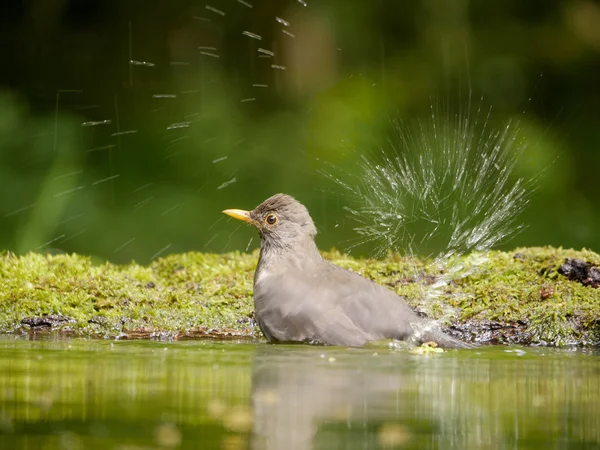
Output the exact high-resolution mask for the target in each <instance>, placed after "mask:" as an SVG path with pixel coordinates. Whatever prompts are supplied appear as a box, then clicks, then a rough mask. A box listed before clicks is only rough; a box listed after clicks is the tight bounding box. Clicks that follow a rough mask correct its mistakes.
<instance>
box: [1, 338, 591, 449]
mask: <svg viewBox="0 0 600 450" xmlns="http://www.w3.org/2000/svg"><path fill="white" fill-rule="evenodd" d="M0 448H1V449H59V448H60V449H97V448H98V449H103V450H107V449H117V450H141V449H169V448H202V449H211V448H216V449H238V448H240V449H241V448H259V449H262V448H265V449H286V450H287V449H309V448H317V449H330V448H334V449H335V448H350V449H369V448H405V449H513V448H519V449H588V448H589V449H598V448H600V353H598V352H594V351H573V350H558V349H542V348H537V349H530V348H525V349H519V348H506V347H487V348H482V349H476V350H461V351H450V352H446V353H444V354H432V355H415V354H411V353H409V352H408V351H406V350H391V349H389V348H386V347H380V348H365V349H346V348H328V347H311V346H273V345H267V344H264V343H261V342H231V341H230V342H209V341H179V342H157V341H102V340H84V339H68V340H65V339H52V338H50V339H49V338H45V339H28V338H23V337H16V336H2V337H0Z"/></svg>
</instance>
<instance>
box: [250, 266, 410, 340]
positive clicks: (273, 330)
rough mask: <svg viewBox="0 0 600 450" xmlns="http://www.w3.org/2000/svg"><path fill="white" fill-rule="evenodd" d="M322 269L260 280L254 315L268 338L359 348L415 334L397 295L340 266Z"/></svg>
mask: <svg viewBox="0 0 600 450" xmlns="http://www.w3.org/2000/svg"><path fill="white" fill-rule="evenodd" d="M323 269H324V270H323V271H320V272H315V274H314V275H310V274H306V273H303V272H286V273H285V275H284V276H274V277H266V278H264V279H263V280H261V281H260V282H259V283H257V285H256V286H255V290H254V300H255V306H256V313H257V317H258V320H259V323H260V326H261V328H262V330H263V332H264V333H265V335H266V336H267V338H269V339H272V340H278V341H318V342H322V343H326V344H332V345H347V346H360V345H363V344H365V343H366V342H368V341H373V340H379V339H383V338H391V337H396V338H404V337H406V336H408V335H410V334H412V331H413V329H412V327H411V322H413V321H418V320H419V319H418V318H417V316H416V315H415V314H414V312H412V310H411V309H410V308H409V307H408V306H407V305H406V304H405V303H404V302H403V301H402V299H401V298H400V297H398V296H397V295H396V294H394V293H393V292H391V291H390V290H388V289H385V288H384V287H382V286H379V285H377V284H375V283H373V282H371V281H369V280H367V279H365V278H363V277H361V276H359V275H357V274H354V273H352V272H349V271H347V270H344V269H341V268H339V267H337V266H333V265H332V266H326V267H323Z"/></svg>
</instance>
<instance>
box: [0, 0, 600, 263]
mask: <svg viewBox="0 0 600 450" xmlns="http://www.w3.org/2000/svg"><path fill="white" fill-rule="evenodd" d="M304 4H306V6H304ZM598 24H600V6H599V5H598V3H596V2H591V1H570V2H564V1H548V0H544V1H541V0H538V1H528V2H523V1H520V0H510V1H509V0H506V1H503V2H488V1H483V0H480V1H459V0H456V1H452V2H448V1H443V0H424V1H397V0H379V1H364V0H360V1H359V0H320V1H318V2H317V1H312V2H311V1H310V0H307V1H306V2H300V1H296V0H281V1H277V2H274V1H269V0H247V1H241V0H211V1H210V2H209V3H208V4H206V3H201V2H197V1H188V0H170V1H168V2H167V1H153V2H148V1H142V0H127V1H122V0H102V1H101V0H96V1H93V0H87V1H84V0H30V1H17V2H4V5H3V6H2V11H1V14H0V35H1V37H2V42H3V45H2V50H0V51H1V52H2V54H1V55H0V56H1V58H0V60H1V61H2V70H1V71H0V183H1V186H2V189H1V191H0V195H1V199H0V248H4V249H8V250H11V251H15V252H18V253H24V252H27V251H32V250H33V251H54V252H55V251H65V252H78V253H82V254H89V255H92V256H93V257H94V258H98V259H99V260H102V259H109V260H111V261H115V262H126V261H130V260H131V259H135V260H137V261H141V262H146V261H148V260H150V259H151V258H153V257H156V256H159V255H164V254H167V253H172V252H183V251H189V250H201V251H215V252H223V251H230V250H236V249H237V250H244V249H253V248H256V247H257V246H258V238H257V236H256V234H255V232H254V231H253V230H250V229H248V228H246V227H243V228H242V227H240V226H239V225H238V224H237V223H233V221H230V220H229V219H226V218H225V217H223V216H222V214H221V212H220V211H221V210H222V209H225V208H244V209H250V208H252V207H254V206H255V205H257V204H258V203H260V202H261V201H262V200H264V199H265V198H266V197H268V196H270V195H272V194H274V193H276V192H286V193H290V194H292V195H295V196H296V197H297V198H298V199H299V200H301V201H302V202H303V203H305V204H306V205H307V207H308V208H309V210H310V211H311V213H312V215H313V217H314V219H315V221H316V222H317V225H318V228H319V230H320V236H319V241H318V242H319V245H320V246H321V247H322V248H329V247H332V246H334V247H337V248H340V249H342V250H343V249H344V248H346V245H347V243H348V242H349V240H351V239H352V238H353V237H355V232H354V231H353V228H354V227H355V226H356V224H355V223H354V222H353V221H352V220H350V219H348V217H347V216H348V214H347V213H346V212H345V211H344V209H343V207H344V206H346V201H347V198H346V197H344V196H343V195H341V194H340V192H339V189H338V188H337V187H336V186H335V184H334V183H332V182H331V180H330V179H328V178H327V177H325V176H323V175H322V174H321V171H322V170H323V169H326V168H327V167H328V164H333V165H339V166H342V167H348V168H352V167H355V166H356V160H357V158H358V157H359V156H360V154H361V153H363V152H365V153H368V151H369V148H371V147H373V146H375V147H376V146H377V145H378V144H377V143H378V142H384V141H385V140H386V133H387V131H386V127H387V124H388V122H389V120H390V118H394V117H400V118H403V119H406V120H410V119H415V118H416V119H422V120H427V118H428V117H429V116H430V107H431V106H432V103H434V104H435V103H436V102H438V100H432V99H435V98H441V99H443V102H444V104H448V105H451V106H452V107H455V108H456V109H459V110H460V109H461V108H462V109H465V105H466V104H467V103H468V102H469V96H470V95H472V96H473V98H477V99H479V98H480V97H483V98H484V103H485V104H486V105H489V106H491V107H492V111H493V113H492V115H491V116H490V119H489V123H490V126H494V127H498V128H502V127H503V126H504V124H505V123H506V121H507V120H509V119H513V120H514V119H517V120H518V121H519V123H520V125H519V128H518V132H519V133H522V136H523V140H524V142H526V144H527V145H526V148H525V149H524V153H523V157H522V158H521V159H520V161H519V164H518V166H517V168H516V170H515V176H517V177H525V178H527V179H529V178H532V177H539V179H538V182H537V185H538V188H537V191H536V192H535V193H533V195H532V199H531V203H530V205H529V207H528V208H527V210H526V211H525V213H524V214H523V215H522V218H521V222H522V223H524V224H525V225H527V228H526V229H525V230H524V231H523V232H522V233H520V234H519V235H518V236H516V237H515V238H514V239H512V240H511V241H509V242H508V243H505V244H503V245H504V248H512V247H515V246H518V245H530V246H533V245H546V244H550V245H555V246H565V247H575V248H581V247H588V248H591V249H593V250H596V251H600V234H598V233H595V230H597V229H598V228H600V196H599V195H598V192H600V190H599V189H598V183H597V173H598V169H599V168H600V153H599V151H598V148H599V146H600V127H599V123H600V122H599V119H600V83H599V80H600V78H599V76H600V59H599V52H600V27H599V26H598ZM244 32H249V33H245V34H244ZM258 37H260V40H259V39H258ZM486 114H487V113H486ZM486 114H483V116H484V117H485V115H486ZM349 146H350V147H352V148H354V149H355V151H353V152H348V151H346V149H347V148H348V147H349ZM350 170H352V169H350ZM540 175H541V177H540ZM369 251H370V248H369V247H368V246H366V247H360V248H357V249H355V250H353V254H367V253H368V252H369Z"/></svg>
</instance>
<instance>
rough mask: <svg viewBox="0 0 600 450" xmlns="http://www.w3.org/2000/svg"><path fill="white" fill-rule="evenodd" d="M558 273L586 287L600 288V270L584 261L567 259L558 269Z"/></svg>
mask: <svg viewBox="0 0 600 450" xmlns="http://www.w3.org/2000/svg"><path fill="white" fill-rule="evenodd" d="M558 273H560V274H561V275H564V276H566V277H567V278H568V279H569V280H572V281H578V282H580V283H581V284H583V285H584V286H591V287H593V288H598V287H600V269H599V268H598V267H595V266H593V265H592V264H590V263H589V262H586V261H584V260H582V259H575V258H567V259H565V262H564V264H562V265H561V266H560V267H559V268H558Z"/></svg>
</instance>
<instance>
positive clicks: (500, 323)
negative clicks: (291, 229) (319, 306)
mask: <svg viewBox="0 0 600 450" xmlns="http://www.w3.org/2000/svg"><path fill="white" fill-rule="evenodd" d="M325 256H326V257H327V258H328V259H330V260H332V261H333V262H335V263H336V264H338V265H340V266H342V267H346V268H348V269H351V270H353V271H356V272H358V273H361V274H362V275H364V276H366V277H368V278H371V279H373V280H374V281H376V282H378V283H380V284H383V285H387V286H388V287H390V288H392V289H394V290H395V291H396V292H398V293H399V294H401V295H403V296H405V297H406V299H407V301H408V303H409V304H410V305H411V306H413V307H415V308H417V309H418V310H420V311H423V312H425V313H426V314H427V315H429V316H431V317H433V318H436V319H442V321H443V322H444V323H445V324H446V325H452V326H453V327H455V329H461V330H464V329H465V327H467V328H468V327H472V328H473V330H475V331H474V332H475V333H477V330H481V329H486V327H488V328H489V327H491V325H490V324H494V327H495V328H496V329H502V327H510V326H513V325H514V324H515V323H518V324H519V326H518V327H517V328H518V335H519V336H520V339H516V340H515V342H526V341H530V342H540V343H547V344H564V343H579V344H582V343H583V344H586V343H587V344H589V343H593V342H598V341H600V325H599V323H600V289H594V288H592V287H589V286H584V285H582V284H581V283H579V282H577V281H570V280H568V279H567V278H566V277H564V276H563V275H560V274H559V273H558V267H559V266H560V265H561V264H562V263H563V262H564V260H565V258H579V259H583V260H585V261H588V262H589V263H592V264H594V265H597V266H600V256H599V255H598V254H596V253H593V252H591V251H587V250H583V251H575V250H563V249H556V248H551V247H546V248H523V249H517V250H515V251H513V252H499V251H493V252H489V253H487V254H485V255H479V254H471V255H467V256H464V257H457V258H454V259H453V260H451V261H450V262H448V263H446V264H444V265H443V266H439V265H436V264H435V263H434V262H432V261H427V260H420V259H415V258H411V259H408V258H401V257H399V256H398V255H395V254H390V255H389V256H388V257H387V258H386V259H385V260H381V261H379V260H372V259H354V258H352V257H349V256H347V255H343V254H341V253H339V252H337V251H330V252H328V253H326V254H325ZM257 258H258V254H257V253H256V252H255V253H253V254H244V253H228V254H223V255H216V254H204V253H185V254H180V255H171V256H168V257H166V258H160V259H158V260H156V261H155V262H153V263H152V264H151V265H150V266H147V267H145V266H140V265H137V264H135V263H132V264H128V265H123V266H118V265H113V264H110V263H106V264H102V265H93V264H92V263H91V261H90V258H88V257H84V256H79V255H41V254H34V253H31V254H28V255H25V256H15V255H13V254H11V253H5V254H3V255H0V332H12V331H17V330H20V329H24V328H26V327H24V326H23V325H22V320H23V319H24V318H26V317H31V316H34V317H35V316H43V315H62V316H68V317H69V318H70V319H72V320H71V321H70V322H69V323H66V324H62V325H61V326H60V327H59V328H61V329H62V330H67V331H73V332H76V333H79V334H83V335H93V336H106V337H113V336H117V335H120V334H122V333H124V334H125V335H135V334H136V333H137V334H139V335H141V336H148V335H151V334H152V333H166V334H167V335H178V334H179V335H180V334H182V333H184V334H185V333H188V334H191V335H194V332H200V333H205V332H207V330H213V331H214V332H215V333H223V332H231V333H233V334H240V335H256V334H258V330H257V329H256V328H255V327H254V325H252V322H251V321H249V320H248V319H249V317H250V315H251V313H252V310H253V307H252V277H253V272H254V267H255V265H256V260H257ZM440 279H441V280H443V281H444V282H443V283H437V282H438V280H440ZM436 285H437V286H438V287H436ZM477 327H479V328H477ZM513 328H514V327H513ZM500 334H502V333H500ZM496 335H498V333H496ZM523 336H526V339H525V338H524V337H523ZM500 340H503V339H500ZM504 340H508V341H510V339H508V338H507V339H504Z"/></svg>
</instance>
